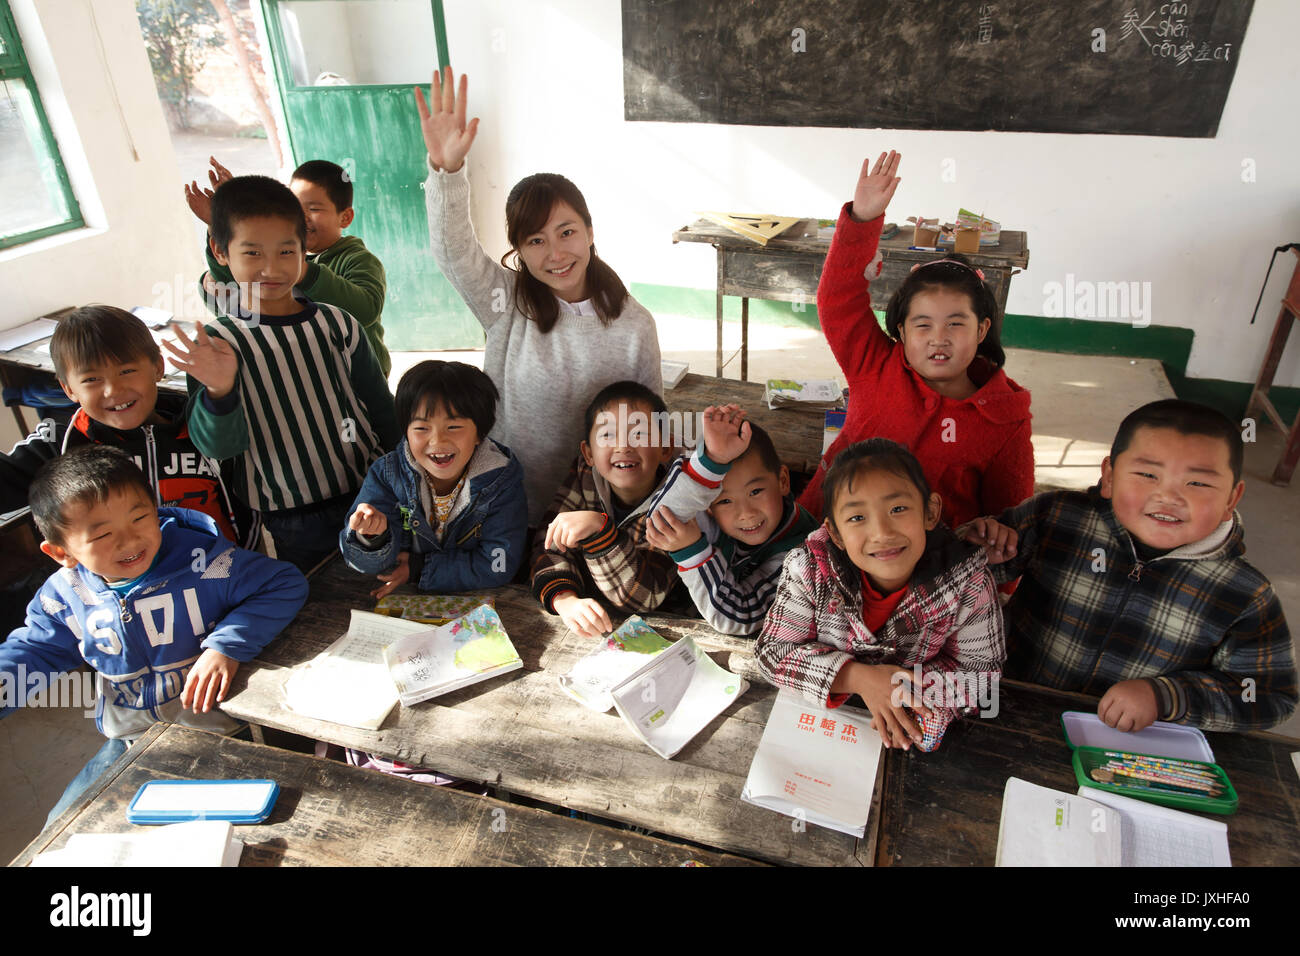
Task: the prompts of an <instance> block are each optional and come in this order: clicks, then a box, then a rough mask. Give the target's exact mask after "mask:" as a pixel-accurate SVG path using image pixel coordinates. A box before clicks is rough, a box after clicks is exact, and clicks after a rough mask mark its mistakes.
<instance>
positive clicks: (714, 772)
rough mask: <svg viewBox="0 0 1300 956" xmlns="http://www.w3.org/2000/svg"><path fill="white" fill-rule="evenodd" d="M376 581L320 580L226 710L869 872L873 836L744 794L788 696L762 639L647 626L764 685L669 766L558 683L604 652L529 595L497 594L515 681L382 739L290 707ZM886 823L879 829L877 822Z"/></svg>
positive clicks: (759, 853) (779, 855) (714, 837)
mask: <svg viewBox="0 0 1300 956" xmlns="http://www.w3.org/2000/svg"><path fill="white" fill-rule="evenodd" d="M372 586H373V584H372V582H371V580H370V579H369V578H367V577H365V576H363V575H360V574H356V573H354V572H352V571H351V570H349V569H348V568H347V567H346V566H345V565H344V564H343V563H342V561H338V560H336V561H334V562H332V563H331V564H330V565H328V566H327V567H326V568H325V569H324V570H323V571H322V572H321V573H320V574H318V575H317V576H316V577H315V579H314V580H313V581H312V591H311V597H310V599H309V600H308V602H307V604H306V606H305V607H304V608H303V610H302V611H301V612H300V613H299V615H298V618H297V619H296V620H295V621H294V623H293V624H292V625H290V627H289V628H288V629H287V630H286V631H285V633H284V634H283V635H281V636H280V637H279V638H277V639H276V640H274V641H272V642H271V644H270V645H268V647H267V648H266V649H265V650H264V651H263V653H262V655H261V658H260V659H259V661H257V662H254V663H252V664H248V665H244V666H242V667H241V668H240V670H239V673H238V674H237V675H236V678H235V685H234V693H233V694H232V696H231V697H230V698H228V700H227V701H226V703H225V704H224V705H223V706H224V709H225V710H226V711H227V712H228V713H230V714H232V715H234V716H236V717H239V718H242V719H244V720H248V721H250V722H253V723H256V724H260V725H263V726H269V727H275V728H278V729H281V730H286V731H290V732H292V733H296V734H301V735H303V736H307V737H313V738H315V739H318V740H327V741H329V742H331V743H336V744H341V745H343V746H349V747H355V748H358V749H361V750H365V751H368V752H371V753H377V754H381V755H383V756H386V757H390V758H394V759H397V760H401V761H403V762H405V763H408V764H411V765H414V766H421V767H427V768H430V769H435V770H438V771H441V772H443V773H446V774H449V775H452V776H456V777H462V778H465V779H469V780H474V781H478V782H484V783H487V784H489V785H491V786H494V787H499V788H502V789H505V790H507V791H509V792H511V793H518V794H521V795H523V796H527V797H530V798H532V799H535V800H540V801H544V802H546V803H551V804H556V805H559V806H563V807H569V808H572V809H576V810H581V811H586V812H590V813H593V814H597V815H599V816H601V817H605V818H609V819H613V820H618V821H621V822H624V823H630V824H633V825H636V826H641V827H645V828H647V829H649V830H651V831H653V832H655V833H661V834H664V835H667V836H672V837H676V838H680V839H686V840H691V841H694V842H697V843H702V844H704V845H706V846H710V847H714V848H717V849H720V850H724V851H727V852H731V853H737V854H740V855H742V856H747V857H752V858H755V859H760V860H766V861H769V862H774V863H798V864H812V865H816V864H837V865H843V864H859V863H861V862H863V861H865V860H869V855H868V854H867V851H868V847H867V845H865V844H868V843H869V841H859V840H856V839H854V838H853V837H849V836H846V835H844V834H840V833H835V832H832V831H830V830H825V829H822V828H820V827H816V826H806V827H805V828H803V829H802V830H801V829H800V828H799V827H798V826H796V825H795V824H796V821H794V820H791V819H790V818H788V817H785V816H782V815H780V814H778V813H775V812H773V811H770V810H765V809H762V808H760V807H755V806H751V805H750V804H747V803H743V802H742V801H741V800H740V791H741V789H742V788H743V786H744V782H745V777H746V776H747V775H748V773H749V764H750V761H751V760H752V759H753V756H754V752H755V750H756V749H757V747H758V742H759V738H760V737H761V736H762V733H763V728H764V726H765V724H766V722H767V716H768V713H769V711H770V710H771V706H772V701H773V700H774V699H775V690H774V689H773V688H771V687H768V686H766V685H764V684H761V683H756V681H757V680H758V679H759V677H758V673H757V669H756V667H755V665H754V662H753V656H752V652H751V646H752V642H749V641H744V640H740V639H737V638H731V637H726V636H724V635H720V634H718V633H717V632H715V631H713V629H712V628H710V627H708V626H707V625H706V624H704V622H702V621H691V620H689V619H685V618H678V617H671V616H667V615H662V616H661V615H647V616H646V620H647V621H648V622H649V623H650V624H651V626H653V627H654V628H655V629H656V630H658V631H659V632H660V633H661V634H663V636H664V637H666V638H668V639H669V640H676V639H678V638H680V637H682V636H684V635H686V634H689V635H690V636H691V637H692V638H693V639H694V640H695V641H696V642H697V643H699V644H700V646H701V647H703V648H704V649H705V650H706V651H708V652H709V653H710V656H711V657H712V658H713V659H714V660H715V661H716V662H717V663H718V664H720V665H721V666H723V667H726V668H728V669H730V670H732V671H733V672H734V673H739V674H742V675H743V676H745V677H747V678H748V679H749V680H750V681H751V683H752V684H753V686H751V688H750V690H749V691H748V692H747V693H746V694H745V695H744V696H743V697H742V698H741V699H740V700H739V701H738V702H737V703H735V704H733V705H732V707H731V708H730V709H729V710H728V711H726V712H724V713H723V714H722V715H721V716H720V717H718V718H717V719H716V720H715V721H714V722H713V723H712V724H710V725H709V726H708V727H707V728H705V729H704V731H702V732H701V733H700V734H699V736H697V737H696V738H695V739H694V740H693V741H692V742H691V743H690V744H688V745H687V746H686V748H685V749H684V750H682V752H681V753H680V754H678V755H677V757H676V758H674V759H673V760H664V759H662V758H661V757H659V756H658V755H656V754H655V753H654V752H653V751H651V750H650V749H649V748H648V747H647V746H646V745H645V744H643V743H642V742H641V741H640V740H639V739H637V738H636V736H634V735H633V734H632V732H631V731H630V730H629V729H628V728H627V727H626V725H624V723H623V721H622V719H621V718H619V717H618V716H617V715H616V714H614V713H608V714H596V713H593V712H591V711H589V710H587V709H586V708H584V707H582V706H580V705H579V704H577V703H575V702H574V701H573V700H572V699H571V698H569V697H568V695H566V694H565V693H564V692H563V691H562V690H561V689H560V687H559V685H558V677H559V675H560V674H563V673H565V672H567V671H568V670H569V669H570V668H571V667H572V666H573V664H575V663H576V662H577V661H578V659H579V658H580V657H582V656H583V655H584V654H586V653H588V652H589V651H590V650H591V649H592V644H591V642H590V641H588V640H585V639H582V638H579V637H577V636H576V635H574V634H572V633H571V632H569V630H568V629H567V628H566V627H565V626H564V625H563V623H561V621H560V619H559V618H558V617H555V616H553V615H549V614H547V613H546V612H545V611H543V610H542V609H541V607H540V605H539V604H538V603H537V600H536V599H535V598H534V597H533V596H532V595H531V594H530V593H529V592H528V591H527V590H526V589H524V588H521V587H518V586H511V587H506V588H502V589H499V590H498V591H497V592H496V608H497V613H498V614H500V615H501V619H502V621H503V622H504V624H505V627H506V630H507V632H508V633H509V634H510V639H511V641H512V642H513V643H514V645H515V647H516V648H517V649H518V651H519V655H520V657H521V658H522V659H523V662H524V667H523V670H522V671H517V672H515V673H513V674H508V675H503V676H501V677H497V678H493V679H491V680H487V681H484V682H482V683H479V684H476V685H474V686H472V687H467V688H464V689H462V690H460V691H456V692H453V693H451V694H447V695H445V696H443V697H439V698H435V699H434V700H432V701H427V702H425V703H423V704H418V705H416V706H415V707H412V708H402V707H400V706H399V707H397V708H395V709H394V711H393V713H392V714H391V715H390V716H389V718H388V720H387V721H386V722H385V723H384V725H383V726H382V727H381V728H380V729H379V730H377V731H367V730H360V729H357V728H352V727H345V726H343V725H341V724H333V723H329V722H326V721H318V720H312V719H310V718H304V717H301V716H299V715H297V714H294V713H293V712H291V711H289V710H287V709H286V708H285V707H284V705H283V701H284V690H283V689H284V684H285V681H286V680H287V678H288V675H289V670H288V668H290V667H292V666H293V665H295V664H298V663H301V662H303V661H306V660H308V659H310V658H311V657H313V656H314V655H315V654H317V653H319V652H320V651H322V650H324V649H325V648H326V647H327V646H328V645H329V644H330V642H331V641H333V640H334V638H335V637H337V636H338V635H339V634H342V633H343V632H344V630H346V627H347V619H348V613H349V611H350V610H351V609H352V608H353V607H363V608H364V607H370V606H372V605H373V600H372V599H371V598H370V597H369V596H368V594H367V592H368V591H369V589H370V588H371V587H372ZM875 819H876V818H873V819H872V821H871V822H870V823H869V824H868V827H869V829H870V828H872V827H874V826H875Z"/></svg>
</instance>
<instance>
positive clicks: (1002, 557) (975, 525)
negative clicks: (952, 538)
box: [957, 518, 1020, 564]
mask: <svg viewBox="0 0 1300 956" xmlns="http://www.w3.org/2000/svg"><path fill="white" fill-rule="evenodd" d="M957 537H959V538H961V539H962V540H963V541H969V542H970V543H971V544H979V545H983V547H984V553H985V554H986V555H988V559H989V564H1002V563H1003V562H1004V561H1010V560H1011V559H1012V558H1014V557H1015V556H1016V544H1017V542H1019V540H1020V536H1019V535H1018V534H1016V529H1015V528H1008V527H1007V526H1006V525H1004V524H1001V523H999V522H997V521H995V520H993V519H992V518H976V519H975V520H974V521H967V522H966V523H965V524H964V525H962V526H961V527H960V528H958V529H957Z"/></svg>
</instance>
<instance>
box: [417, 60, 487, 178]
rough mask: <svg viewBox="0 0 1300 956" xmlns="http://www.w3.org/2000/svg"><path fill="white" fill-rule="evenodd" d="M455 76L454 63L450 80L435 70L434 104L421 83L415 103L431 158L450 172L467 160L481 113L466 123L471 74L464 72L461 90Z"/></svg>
mask: <svg viewBox="0 0 1300 956" xmlns="http://www.w3.org/2000/svg"><path fill="white" fill-rule="evenodd" d="M455 79H456V74H454V73H453V72H452V71H451V67H450V66H449V67H447V73H446V82H443V78H442V77H441V76H439V74H438V71H436V70H435V71H434V73H433V83H432V88H431V89H430V91H429V94H430V95H429V99H430V100H431V101H432V102H433V107H432V108H430V106H429V104H428V103H426V102H425V99H424V90H422V89H420V87H418V86H417V87H416V88H415V106H416V109H418V110H419V111H420V131H421V132H422V133H424V145H425V147H426V148H427V149H428V150H429V162H431V163H433V165H434V168H436V169H441V170H442V171H443V172H447V173H454V172H456V170H458V169H460V167H461V166H463V165H464V164H465V156H466V155H467V154H468V153H469V148H470V146H472V145H473V144H474V136H475V134H476V133H478V117H477V116H476V117H474V119H472V120H470V121H469V123H468V125H467V124H466V123H465V108H466V106H467V105H468V103H469V97H468V96H467V87H468V84H469V77H467V76H466V75H465V74H463V73H462V74H461V76H460V92H459V93H457V92H456V89H455Z"/></svg>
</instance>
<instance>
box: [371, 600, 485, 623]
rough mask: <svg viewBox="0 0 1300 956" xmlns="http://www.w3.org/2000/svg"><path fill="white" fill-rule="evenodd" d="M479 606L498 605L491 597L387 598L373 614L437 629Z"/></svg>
mask: <svg viewBox="0 0 1300 956" xmlns="http://www.w3.org/2000/svg"><path fill="white" fill-rule="evenodd" d="M480 604H486V605H487V606H488V607H493V608H494V607H496V604H497V601H496V598H495V597H493V596H492V595H491V594H390V595H388V597H386V598H381V599H380V601H379V603H378V604H376V605H375V613H376V614H384V615H387V616H388V617H400V618H401V619H402V620H404V621H418V622H419V623H421V624H435V625H437V624H446V623H448V622H449V621H454V620H456V618H458V617H463V616H464V615H466V614H468V613H469V612H470V611H472V610H474V608H476V607H478V606H479V605H480Z"/></svg>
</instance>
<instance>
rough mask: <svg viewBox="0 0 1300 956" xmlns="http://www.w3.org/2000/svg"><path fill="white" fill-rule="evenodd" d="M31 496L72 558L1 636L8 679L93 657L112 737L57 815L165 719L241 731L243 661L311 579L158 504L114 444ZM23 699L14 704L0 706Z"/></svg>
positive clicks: (1, 671)
mask: <svg viewBox="0 0 1300 956" xmlns="http://www.w3.org/2000/svg"><path fill="white" fill-rule="evenodd" d="M31 508H32V517H33V518H34V519H35V521H36V525H37V527H38V528H39V529H40V531H41V534H42V535H43V536H44V538H45V540H44V541H43V542H42V543H41V550H42V551H43V552H45V554H46V555H48V556H49V557H50V558H52V559H53V560H54V561H55V562H57V563H58V564H59V565H61V567H60V569H59V570H58V571H56V572H55V573H54V574H52V575H51V576H50V578H49V580H48V581H46V583H45V584H44V585H43V586H42V587H41V589H40V591H39V592H38V593H37V595H36V596H35V597H34V598H33V599H32V601H31V603H30V604H29V605H28V607H27V618H26V623H25V624H24V626H23V627H20V628H18V629H17V630H15V631H14V632H13V633H12V634H10V635H9V638H8V640H6V641H5V642H4V643H3V644H0V677H3V679H4V681H3V682H4V683H5V684H8V685H9V686H11V687H12V686H16V687H18V688H20V692H19V693H20V695H22V696H24V697H25V696H26V694H27V693H28V692H29V689H30V688H29V682H28V681H27V680H15V679H14V678H15V675H18V676H21V675H22V674H23V672H24V671H25V672H26V673H27V674H29V675H30V674H35V673H43V674H56V673H61V672H64V671H69V670H72V669H74V668H76V667H79V666H81V665H82V664H85V663H88V664H90V666H91V667H92V668H93V669H94V670H95V671H96V672H97V673H98V675H99V678H98V692H97V694H96V701H95V722H96V724H97V726H98V727H99V729H100V730H101V731H102V732H103V733H104V735H105V736H106V737H108V738H109V741H108V743H107V744H105V746H104V748H103V749H102V750H101V751H100V754H98V755H97V756H96V757H95V758H94V759H92V761H91V763H90V764H88V765H87V767H86V769H85V770H84V771H83V772H82V773H81V774H79V775H78V776H77V778H76V779H75V780H74V781H73V782H72V784H71V785H70V786H69V787H68V790H67V791H66V792H65V794H64V797H63V800H61V801H60V803H59V806H58V807H56V808H55V813H54V814H52V816H53V815H57V811H58V809H59V808H60V807H62V806H66V805H68V804H69V803H70V802H71V801H72V800H73V799H75V797H76V795H77V794H78V793H79V792H80V791H81V790H84V789H85V787H86V786H88V785H89V784H90V783H91V782H92V781H93V780H94V779H95V777H96V776H97V775H98V773H97V771H98V770H102V769H103V768H104V767H105V766H106V765H107V763H109V762H111V761H112V759H113V757H114V756H116V755H120V754H121V753H123V752H124V751H125V750H126V743H127V742H128V741H130V740H133V739H134V738H136V737H138V736H139V735H140V734H141V733H143V732H144V731H145V730H147V729H148V728H149V727H150V726H152V725H153V724H154V723H155V722H157V721H160V720H161V721H170V722H176V723H181V724H184V725H186V726H190V727H197V728H200V729H204V730H211V731H216V732H218V733H226V734H228V733H231V732H233V731H235V730H237V729H238V728H239V727H240V724H239V722H238V721H236V720H234V719H232V718H230V717H227V716H226V715H225V714H224V713H223V712H222V711H221V710H220V709H218V708H217V704H218V703H220V702H221V701H222V700H223V699H224V698H225V695H226V692H227V691H228V690H229V688H230V681H231V679H232V678H233V676H234V674H235V671H236V670H237V669H238V668H239V664H240V662H242V661H249V660H252V659H253V658H254V657H256V656H257V654H258V653H259V652H260V651H261V649H262V648H263V647H265V646H266V644H267V643H268V642H269V641H270V640H271V639H272V638H273V637H275V636H276V634H278V633H279V632H280V630H281V628H283V627H284V626H285V625H286V624H288V623H289V621H290V620H292V619H293V616H294V615H295V614H296V613H297V612H298V609H299V608H300V607H301V606H302V604H303V602H304V601H305V600H306V598H307V582H306V581H305V580H304V579H303V576H302V575H301V574H299V573H298V572H297V571H296V570H294V569H293V568H292V567H290V566H289V565H287V564H284V563H283V562H280V561H274V560H272V559H271V558H268V557H266V556H265V555H261V554H256V553H254V552H251V551H246V550H244V549H242V548H237V547H235V546H234V545H233V544H231V543H230V542H229V541H227V540H226V539H225V538H223V537H221V536H220V535H219V534H218V533H217V529H216V526H215V525H214V524H213V522H212V520H211V519H210V518H208V517H206V516H204V515H202V514H199V513H198V512H195V511H190V510H187V509H181V508H162V509H159V508H156V507H155V506H154V501H153V497H152V491H151V489H150V487H149V483H148V481H147V480H146V479H145V476H144V474H143V473H142V472H141V471H140V469H138V468H137V467H136V466H135V464H134V463H133V462H132V461H131V459H130V458H128V457H127V456H126V454H125V453H124V452H122V451H120V450H118V449H116V448H106V447H104V446H101V445H93V446H90V447H87V448H78V449H76V450H74V451H71V452H69V453H68V454H66V455H62V456H60V457H59V458H55V459H54V460H52V461H51V462H49V463H48V464H46V465H45V466H44V467H43V468H42V469H41V471H40V472H39V473H38V474H37V476H36V479H35V480H34V481H33V482H32V488H31ZM16 703H18V704H19V705H21V704H22V703H25V700H19V701H17V702H16ZM12 710H13V706H12V704H10V703H9V702H6V705H5V709H3V710H0V717H2V716H6V715H7V714H9V713H10V712H12Z"/></svg>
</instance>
